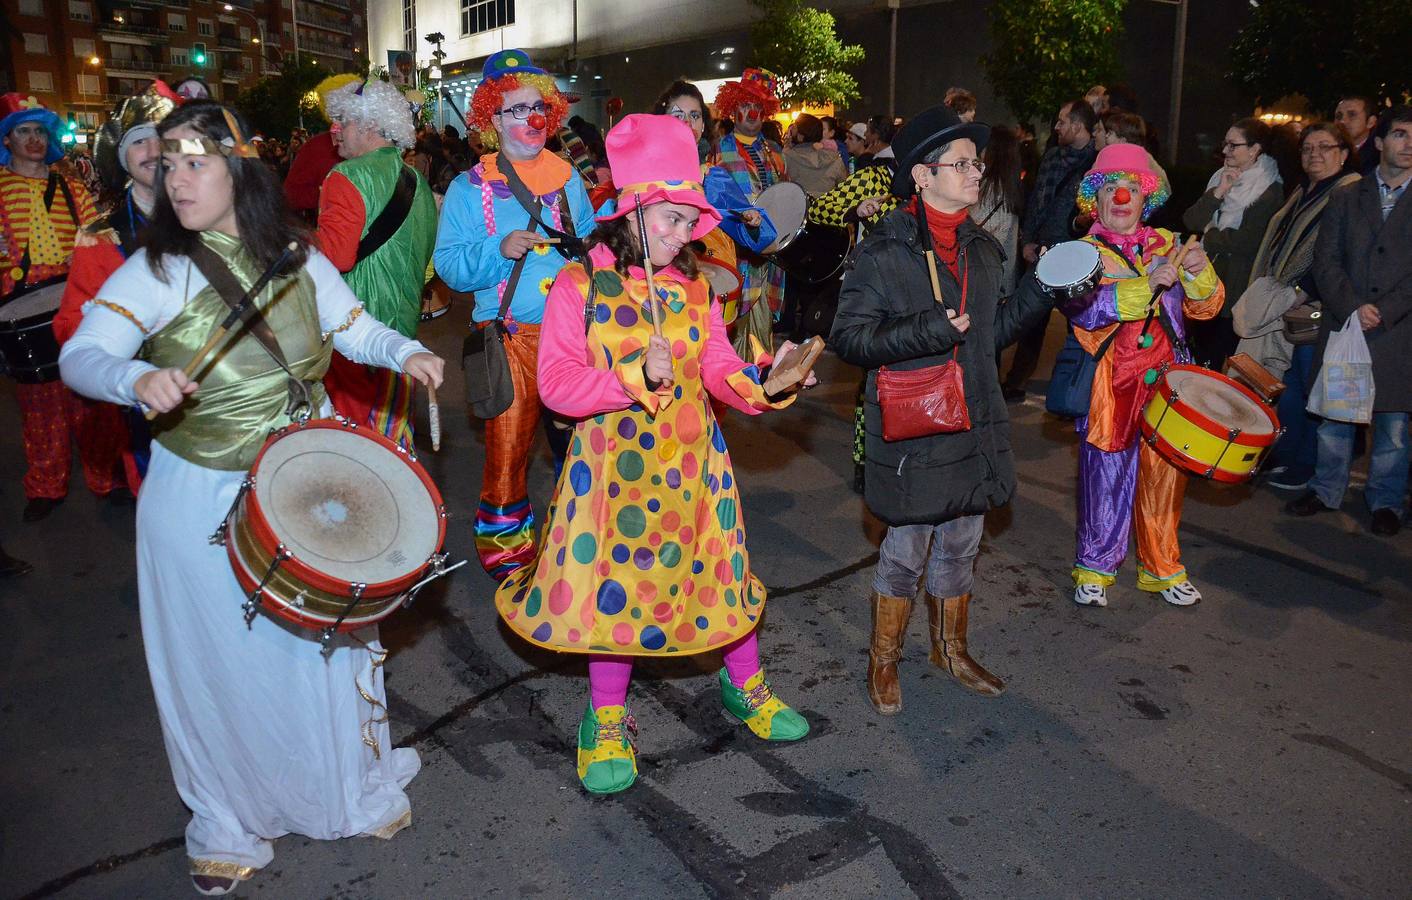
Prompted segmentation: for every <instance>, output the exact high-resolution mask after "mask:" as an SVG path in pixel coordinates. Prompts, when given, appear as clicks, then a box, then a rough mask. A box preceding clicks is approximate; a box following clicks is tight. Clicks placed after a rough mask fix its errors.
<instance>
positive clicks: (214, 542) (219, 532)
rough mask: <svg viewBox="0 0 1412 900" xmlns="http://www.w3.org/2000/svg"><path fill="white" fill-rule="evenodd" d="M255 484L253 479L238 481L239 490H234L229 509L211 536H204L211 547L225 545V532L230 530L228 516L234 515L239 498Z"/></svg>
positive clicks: (238, 504)
mask: <svg viewBox="0 0 1412 900" xmlns="http://www.w3.org/2000/svg"><path fill="white" fill-rule="evenodd" d="M254 486H255V479H253V478H247V479H245V480H244V481H242V482H240V490H238V491H236V492H235V500H233V501H232V502H231V504H230V509H229V510H227V511H226V516H225V518H224V519H221V524H219V525H217V526H216V530H215V531H213V532H211V536H210V537H208V538H206V542H207V543H208V544H210V545H211V546H213V547H224V546H225V545H226V533H227V532H229V531H230V517H231V516H233V515H235V511H236V509H238V508H239V507H240V498H242V497H244V496H245V495H246V493H248V492H249V491H250V489H251V488H253V487H254Z"/></svg>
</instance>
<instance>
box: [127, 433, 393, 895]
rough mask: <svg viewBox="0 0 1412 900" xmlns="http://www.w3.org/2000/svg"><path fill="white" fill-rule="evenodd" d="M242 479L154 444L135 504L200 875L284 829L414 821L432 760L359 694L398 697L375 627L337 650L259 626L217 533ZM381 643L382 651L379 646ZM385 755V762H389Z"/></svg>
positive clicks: (158, 664) (169, 730)
mask: <svg viewBox="0 0 1412 900" xmlns="http://www.w3.org/2000/svg"><path fill="white" fill-rule="evenodd" d="M243 478H244V473H243V472H222V471H217V470H214V469H207V468H203V467H201V466H197V465H193V464H192V463H189V462H187V461H185V460H183V459H182V458H180V457H179V456H176V455H175V454H173V453H171V452H169V451H167V450H166V449H164V448H162V447H161V446H160V445H158V444H156V443H155V442H154V443H153V445H152V462H151V466H150V468H149V470H148V473H147V478H146V480H145V481H144V482H143V485H142V491H141V495H140V497H139V499H138V504H137V584H138V594H139V598H140V606H141V613H142V638H143V643H144V645H145V649H146V652H147V665H148V669H149V670H150V673H151V676H152V690H153V693H155V694H156V698H157V711H158V713H159V714H160V716H161V720H162V736H163V738H164V740H165V742H166V747H167V756H168V758H169V759H170V761H171V766H172V777H173V778H174V779H175V781H176V787H177V791H178V792H179V793H180V794H181V799H182V801H183V802H185V803H186V805H187V806H188V807H189V808H190V809H191V813H192V816H191V823H190V824H189V825H188V826H187V828H186V848H187V855H188V857H189V858H190V861H191V869H192V872H193V873H197V874H225V875H227V876H231V877H249V874H250V870H253V869H258V868H260V867H263V866H265V865H266V864H268V863H269V862H270V860H271V859H272V858H273V856H274V851H273V848H272V846H271V841H273V840H274V839H275V838H278V837H280V836H282V835H285V834H290V833H296V834H303V835H307V836H309V837H313V838H320V839H332V838H342V837H350V836H353V835H359V834H374V835H376V836H379V837H390V836H391V835H392V834H393V833H395V832H396V831H397V830H398V829H399V828H401V827H403V826H405V825H406V824H408V823H409V822H410V821H411V805H410V803H409V802H408V799H407V794H406V792H405V791H404V790H403V788H404V787H405V786H406V785H407V783H408V782H409V781H411V779H412V777H413V776H414V775H416V774H417V770H418V769H419V768H420V767H421V761H420V759H419V758H418V756H417V752H416V751H415V750H412V749H400V750H394V749H392V743H391V738H390V735H389V730H388V726H387V725H386V724H385V723H383V724H373V725H372V726H370V727H371V731H368V732H366V733H367V734H369V736H370V737H372V738H374V739H375V741H376V743H377V745H378V751H379V752H378V754H376V755H375V754H374V751H373V748H372V747H371V746H369V745H368V744H367V743H365V742H364V740H363V736H364V734H365V725H364V723H367V722H369V720H371V719H374V718H381V717H382V715H383V710H382V709H374V707H373V706H372V705H371V704H369V703H368V702H367V701H366V700H364V699H363V698H362V696H361V695H360V694H359V685H361V686H362V687H363V689H364V690H366V691H367V692H368V693H369V694H370V695H371V696H373V697H375V698H376V699H377V700H378V702H379V703H383V704H385V703H386V693H385V691H384V689H383V681H382V673H381V669H380V668H375V667H374V666H373V659H374V656H373V654H374V652H379V653H380V651H381V649H382V648H381V645H380V644H379V643H378V634H377V629H376V628H375V627H373V628H367V629H363V630H362V631H360V632H357V633H356V634H357V637H358V638H360V639H361V640H362V641H364V642H366V643H367V645H368V646H367V647H365V646H363V645H362V644H359V643H357V642H356V641H354V640H351V639H349V638H347V637H340V638H339V639H337V640H336V641H335V645H334V647H335V649H334V650H333V652H332V653H331V654H329V655H328V656H325V655H324V654H321V653H320V652H319V644H318V635H317V633H316V632H313V631H306V630H304V629H300V628H296V627H294V626H291V625H286V624H284V623H283V621H282V620H278V619H275V618H273V617H271V616H270V615H268V614H266V613H263V612H262V613H261V614H260V615H258V616H256V617H255V621H254V623H253V624H252V625H251V626H249V627H247V625H246V623H245V619H244V614H243V613H242V612H241V608H240V607H241V604H242V603H243V602H244V601H245V593H244V591H242V590H241V588H240V585H239V584H238V583H237V582H236V580H235V576H234V574H233V573H232V572H231V567H230V561H229V559H228V558H227V557H226V550H225V548H224V547H220V546H213V545H211V544H210V543H209V542H208V541H207V538H208V537H209V535H210V534H211V532H213V531H214V530H215V528H216V526H217V524H219V522H220V520H221V517H222V516H224V515H225V514H226V512H227V511H228V510H229V509H230V505H231V503H232V502H233V501H234V499H235V495H236V491H237V489H238V488H239V486H240V482H241V480H242V479H243ZM369 648H371V649H369ZM379 757H380V758H379Z"/></svg>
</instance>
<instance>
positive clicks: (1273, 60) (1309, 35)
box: [1230, 0, 1412, 113]
mask: <svg viewBox="0 0 1412 900" xmlns="http://www.w3.org/2000/svg"><path fill="white" fill-rule="evenodd" d="M1409 47H1412V11H1409V4H1408V3H1407V2H1406V0H1399V2H1393V0H1264V2H1262V3H1261V4H1260V5H1259V6H1257V7H1255V8H1254V9H1253V10H1251V13H1250V18H1249V20H1247V22H1246V24H1245V26H1244V27H1243V28H1241V30H1240V31H1239V32H1238V33H1237V34H1236V37H1235V40H1234V41H1233V42H1232V44H1231V50H1230V59H1231V78H1232V80H1234V81H1235V83H1236V84H1238V85H1239V86H1240V87H1242V88H1243V89H1245V90H1246V91H1247V92H1249V94H1250V96H1251V99H1253V100H1255V101H1256V102H1259V103H1263V104H1270V103H1274V102H1275V101H1276V100H1279V99H1280V98H1281V97H1284V96H1286V95H1288V94H1303V95H1304V96H1305V97H1307V98H1308V99H1309V102H1310V103H1311V104H1312V105H1313V108H1314V109H1315V110H1319V111H1322V112H1325V113H1327V112H1330V111H1332V109H1333V107H1334V104H1335V103H1337V102H1338V99H1339V96H1340V95H1342V94H1351V93H1358V94H1368V95H1370V96H1372V97H1375V98H1378V99H1380V100H1381V99H1393V100H1401V99H1403V98H1405V97H1406V96H1407V94H1408V93H1409V92H1412V52H1409V50H1408V48H1409Z"/></svg>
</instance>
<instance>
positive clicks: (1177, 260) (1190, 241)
mask: <svg viewBox="0 0 1412 900" xmlns="http://www.w3.org/2000/svg"><path fill="white" fill-rule="evenodd" d="M1199 243H1200V241H1199V240H1198V239H1197V237H1196V235H1194V234H1193V235H1192V236H1191V237H1189V238H1187V239H1186V243H1185V244H1182V245H1181V247H1179V248H1178V249H1177V255H1176V256H1174V257H1172V268H1174V269H1176V270H1177V278H1179V279H1180V278H1181V277H1182V274H1181V266H1182V257H1184V256H1186V252H1187V251H1188V250H1190V249H1192V248H1193V247H1196V246H1197V245H1198V244H1199ZM1165 290H1167V288H1158V289H1157V290H1155V291H1153V292H1152V299H1151V300H1149V301H1147V318H1146V319H1144V320H1143V322H1142V333H1141V334H1139V335H1138V336H1137V346H1138V349H1142V348H1143V347H1145V346H1147V345H1146V343H1145V342H1146V340H1147V330H1148V329H1149V328H1151V327H1152V319H1153V317H1154V316H1156V315H1157V309H1158V303H1157V300H1158V298H1159V297H1161V296H1162V292H1163V291H1165Z"/></svg>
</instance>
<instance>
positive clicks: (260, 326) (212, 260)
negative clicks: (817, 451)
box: [190, 241, 314, 417]
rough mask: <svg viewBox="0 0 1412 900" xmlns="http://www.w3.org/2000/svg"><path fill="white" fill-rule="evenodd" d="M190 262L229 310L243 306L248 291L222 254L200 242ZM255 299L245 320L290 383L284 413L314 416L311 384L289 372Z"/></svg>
mask: <svg viewBox="0 0 1412 900" xmlns="http://www.w3.org/2000/svg"><path fill="white" fill-rule="evenodd" d="M190 256H191V261H192V262H194V263H195V264H196V268H197V269H200V270H201V274H202V275H205V276H206V280H207V281H209V282H210V283H211V287H213V288H215V290H216V293H217V294H219V295H220V298H221V299H222V300H224V301H225V304H226V306H229V307H230V308H231V309H236V308H237V307H239V306H240V301H241V300H242V299H244V297H245V288H243V287H241V286H240V281H239V279H237V278H236V277H235V273H234V272H232V271H231V270H230V266H228V265H226V261H225V260H224V259H222V258H221V256H220V254H218V253H217V252H216V251H214V250H212V249H211V248H210V247H207V246H206V245H205V244H203V243H202V242H200V241H197V242H196V246H194V247H193V248H192V249H191V253H190ZM254 301H255V298H253V297H252V298H251V304H250V312H249V313H248V318H247V319H246V323H247V327H248V329H249V331H250V333H251V334H253V335H254V336H255V339H256V340H257V341H259V342H260V346H261V347H264V348H265V352H266V353H268V354H269V355H270V359H273V360H274V361H275V364H276V365H278V366H279V367H280V368H281V369H283V370H284V373H285V375H287V376H288V380H289V404H288V405H287V406H286V408H285V413H286V414H287V415H289V416H291V417H292V416H293V415H294V413H295V412H296V411H297V410H298V409H299V408H300V407H301V406H302V407H304V408H306V409H308V410H309V411H310V412H313V411H314V410H313V396H314V395H313V391H312V390H311V388H310V386H309V384H308V383H307V382H305V381H303V380H302V379H300V378H298V377H297V376H296V375H295V374H294V372H293V371H292V370H291V369H290V368H289V361H288V360H287V359H286V358H285V355H284V350H283V349H281V348H280V345H279V338H277V337H275V332H274V329H272V328H271V327H270V323H269V322H267V321H265V317H264V316H263V315H261V314H260V308H259V307H258V306H257V305H255V302H254Z"/></svg>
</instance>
